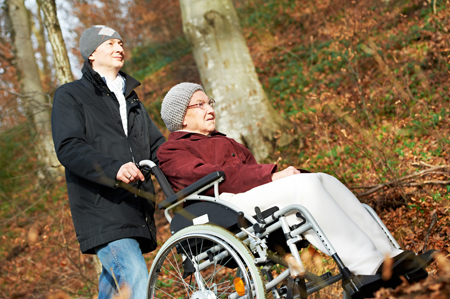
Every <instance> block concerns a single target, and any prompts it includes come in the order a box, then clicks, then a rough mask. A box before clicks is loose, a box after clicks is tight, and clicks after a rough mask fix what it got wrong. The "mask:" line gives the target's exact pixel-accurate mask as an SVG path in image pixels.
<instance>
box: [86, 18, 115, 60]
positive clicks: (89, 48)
mask: <svg viewBox="0 0 450 299" xmlns="http://www.w3.org/2000/svg"><path fill="white" fill-rule="evenodd" d="M113 38H117V39H120V40H121V41H122V38H121V37H120V34H119V33H117V31H115V30H114V29H112V28H109V27H107V26H105V25H94V26H92V27H91V28H89V29H86V31H84V32H83V34H82V35H81V38H80V52H81V57H83V59H84V60H86V59H88V57H89V56H91V54H92V53H93V52H94V51H95V50H96V49H97V48H98V46H100V45H101V44H102V43H104V42H105V41H107V40H110V39H113Z"/></svg>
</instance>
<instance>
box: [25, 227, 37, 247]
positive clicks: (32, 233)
mask: <svg viewBox="0 0 450 299" xmlns="http://www.w3.org/2000/svg"><path fill="white" fill-rule="evenodd" d="M38 239H39V231H38V229H37V228H36V226H32V227H31V228H30V230H29V231H28V241H29V242H30V243H35V242H37V241H38Z"/></svg>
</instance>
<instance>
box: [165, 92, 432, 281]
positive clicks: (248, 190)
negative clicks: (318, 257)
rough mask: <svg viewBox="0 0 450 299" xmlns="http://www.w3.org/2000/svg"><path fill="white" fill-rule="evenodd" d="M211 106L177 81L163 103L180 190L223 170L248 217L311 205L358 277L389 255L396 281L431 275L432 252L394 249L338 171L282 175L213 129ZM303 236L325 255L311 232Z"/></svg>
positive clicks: (171, 171)
mask: <svg viewBox="0 0 450 299" xmlns="http://www.w3.org/2000/svg"><path fill="white" fill-rule="evenodd" d="M213 106H214V100H212V99H209V98H208V96H207V95H206V94H205V92H204V90H203V88H202V87H201V86H200V85H198V84H194V83H180V84H178V85H176V86H174V87H173V88H172V89H171V90H170V91H169V92H168V93H167V94H166V96H165V98H164V100H163V103H162V107H161V116H162V119H163V120H164V123H165V124H166V126H167V128H168V129H169V131H171V132H172V133H171V134H170V135H169V140H168V141H167V142H166V143H164V144H163V145H162V146H161V147H160V148H159V149H158V158H159V162H160V168H161V170H162V171H163V172H164V174H165V175H166V177H167V178H168V180H169V181H170V183H171V184H172V186H173V187H174V188H175V189H177V190H180V189H183V188H184V187H186V186H188V185H190V184H192V183H194V182H195V181H197V180H198V179H200V178H202V177H203V176H205V175H207V174H209V173H212V172H214V171H223V172H224V173H225V177H226V179H225V181H224V182H222V183H221V184H220V185H219V192H220V193H221V194H220V198H221V199H223V200H226V201H228V202H230V203H231V204H233V205H235V206H237V207H239V208H241V209H242V210H243V211H244V212H247V213H248V214H250V215H254V214H255V212H254V208H255V206H258V207H259V208H261V210H265V209H268V208H270V207H272V206H274V205H276V206H278V207H279V208H283V207H285V206H288V205H289V204H294V203H296V204H300V205H303V206H304V207H306V208H307V209H308V210H309V212H310V213H311V214H312V215H313V217H314V218H315V220H316V222H317V223H318V224H319V226H320V227H321V228H322V230H323V232H324V233H325V234H326V235H327V237H328V239H329V240H330V242H331V244H333V247H334V248H335V249H336V251H337V253H338V254H339V256H340V258H341V259H342V261H343V262H344V264H345V265H346V266H347V267H348V269H349V270H350V271H351V272H352V273H353V274H355V275H376V274H380V272H381V270H382V266H381V265H382V264H383V262H384V259H385V255H388V256H389V257H392V258H393V259H394V267H393V273H394V277H395V278H396V279H395V283H400V282H401V280H400V279H397V278H398V276H399V275H408V277H414V279H421V278H424V277H426V276H427V272H426V271H424V270H423V269H422V268H423V267H425V266H426V265H428V264H429V263H431V261H432V256H433V254H434V250H433V251H429V252H427V253H425V254H423V255H421V256H420V258H417V257H416V255H415V254H414V253H413V252H410V251H403V250H400V249H397V248H394V247H393V246H392V244H391V243H390V242H389V240H388V239H387V237H386V235H385V234H384V232H383V231H382V229H381V228H380V227H379V225H378V224H377V223H376V222H375V221H374V220H373V219H372V217H371V216H370V214H369V213H368V212H367V211H366V210H365V208H364V207H363V206H362V205H361V204H360V202H359V201H358V199H357V198H356V197H355V196H354V195H353V194H352V193H351V191H350V190H348V189H347V188H346V187H345V186H344V185H343V184H342V183H341V182H339V181H338V180H337V179H335V178H334V177H332V176H329V175H326V174H324V173H304V174H303V173H302V174H300V171H298V170H297V169H296V168H294V167H292V166H290V167H288V168H287V169H285V170H283V171H280V172H276V165H274V164H258V163H257V162H256V160H255V159H254V157H253V156H252V154H251V153H250V151H249V150H248V149H247V148H245V147H244V146H243V145H241V144H239V143H237V142H236V141H234V140H233V139H231V138H227V137H226V136H225V135H224V134H222V133H220V132H218V131H216V130H215V111H214V109H213ZM211 192H212V190H209V191H208V192H207V193H209V194H211ZM287 220H288V223H289V224H290V225H295V224H298V222H299V220H298V218H297V217H296V216H295V215H288V217H287ZM304 235H305V237H306V238H307V239H308V241H309V242H310V243H311V244H313V245H314V246H316V247H317V248H319V249H320V250H321V251H322V252H325V253H326V252H327V250H326V249H325V248H324V246H323V244H322V242H321V240H320V239H319V238H318V237H317V236H316V235H315V234H314V233H313V232H311V231H308V232H306V233H305V234H304ZM377 283H379V286H378V287H381V286H383V285H386V286H392V281H391V282H389V283H390V284H384V282H383V281H381V279H380V280H379V281H378V282H377ZM368 289H370V290H373V287H372V286H371V287H369V288H368Z"/></svg>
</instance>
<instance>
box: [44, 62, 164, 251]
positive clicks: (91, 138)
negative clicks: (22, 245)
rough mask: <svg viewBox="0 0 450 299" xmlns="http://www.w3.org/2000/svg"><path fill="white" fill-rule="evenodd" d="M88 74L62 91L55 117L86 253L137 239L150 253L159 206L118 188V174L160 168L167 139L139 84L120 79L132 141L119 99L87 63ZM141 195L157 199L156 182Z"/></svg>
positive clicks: (75, 219)
mask: <svg viewBox="0 0 450 299" xmlns="http://www.w3.org/2000/svg"><path fill="white" fill-rule="evenodd" d="M82 73H83V77H82V78H81V79H80V80H77V81H74V82H71V83H67V84H64V85H62V86H61V87H59V88H58V89H57V90H56V93H55V97H54V102H53V111H52V132H53V140H54V143H55V150H56V154H57V156H58V159H59V161H60V162H61V164H62V165H63V166H64V167H65V171H66V181H67V191H68V194H69V202H70V209H71V212H72V219H73V223H74V226H75V231H76V234H77V238H78V241H79V242H80V247H81V251H82V252H83V253H94V247H96V246H99V245H102V244H106V243H108V242H111V241H114V240H118V239H122V238H135V239H137V240H138V241H139V243H140V246H141V250H142V252H143V253H145V252H149V251H151V250H153V249H155V247H156V235H155V232H156V231H155V224H154V219H153V213H154V202H151V201H149V200H146V199H144V198H142V197H138V196H135V195H134V194H132V193H130V192H129V191H127V190H125V189H123V188H119V187H117V186H118V184H117V181H116V174H117V172H118V171H119V168H120V167H121V166H122V165H123V164H125V163H128V162H136V163H138V162H139V161H140V160H143V159H151V160H153V161H155V162H157V157H156V150H157V148H158V147H159V146H160V145H161V144H162V143H163V142H164V141H165V140H164V136H163V135H162V134H161V132H160V131H159V130H158V128H157V127H156V125H155V124H154V123H153V122H152V120H151V119H150V117H149V116H148V113H147V111H146V110H145V108H144V106H143V104H142V103H141V102H140V101H139V99H138V97H137V94H136V92H135V91H134V88H136V87H137V86H139V85H140V83H139V82H138V81H136V80H135V79H134V78H132V77H130V76H128V75H127V74H125V73H122V72H121V73H120V74H121V75H122V76H123V77H125V79H126V84H125V93H124V94H125V98H126V103H127V113H128V136H127V135H125V133H124V130H123V126H122V120H121V117H120V112H119V103H118V101H117V99H116V97H115V95H114V93H113V92H111V91H109V89H108V87H107V86H106V84H105V83H104V81H103V80H102V78H101V77H100V75H99V74H98V73H97V72H95V71H94V70H93V69H92V67H91V66H90V65H89V63H88V62H87V61H86V62H85V64H84V67H83V69H82ZM136 185H137V184H136ZM140 189H141V192H144V191H145V192H149V193H152V194H154V188H153V185H152V182H151V181H150V180H149V181H146V182H143V183H142V185H141V186H140ZM139 194H141V193H139Z"/></svg>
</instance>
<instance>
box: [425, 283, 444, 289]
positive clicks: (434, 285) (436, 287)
mask: <svg viewBox="0 0 450 299" xmlns="http://www.w3.org/2000/svg"><path fill="white" fill-rule="evenodd" d="M441 286H442V284H441V283H435V284H430V285H429V286H428V289H429V290H432V291H437V290H439V289H440V288H441Z"/></svg>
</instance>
